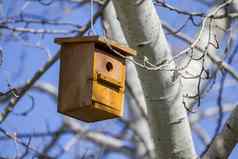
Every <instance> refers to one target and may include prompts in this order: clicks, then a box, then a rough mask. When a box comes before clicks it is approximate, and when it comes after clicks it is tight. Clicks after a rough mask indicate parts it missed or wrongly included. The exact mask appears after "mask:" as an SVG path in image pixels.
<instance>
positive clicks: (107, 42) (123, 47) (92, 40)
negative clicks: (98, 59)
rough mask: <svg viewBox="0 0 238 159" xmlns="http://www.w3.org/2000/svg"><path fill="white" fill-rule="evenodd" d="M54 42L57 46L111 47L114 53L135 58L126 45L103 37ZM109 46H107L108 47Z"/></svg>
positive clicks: (64, 39) (67, 39)
mask: <svg viewBox="0 0 238 159" xmlns="http://www.w3.org/2000/svg"><path fill="white" fill-rule="evenodd" d="M55 42H56V43H58V44H66V43H95V44H97V45H98V46H102V47H108V48H109V47H112V49H115V50H116V51H119V52H120V53H121V54H123V55H126V56H135V55H136V50H134V49H132V48H129V47H127V46H126V45H123V44H120V43H118V42H116V41H113V40H110V39H108V38H106V37H103V36H85V37H66V38H56V39H55ZM108 45H109V46H108Z"/></svg>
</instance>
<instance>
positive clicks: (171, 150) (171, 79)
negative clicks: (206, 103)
mask: <svg viewBox="0 0 238 159" xmlns="http://www.w3.org/2000/svg"><path fill="white" fill-rule="evenodd" d="M113 3H114V5H115V8H116V11H117V14H118V16H119V20H120V22H121V25H122V28H123V31H124V33H125V36H126V39H127V41H128V43H129V45H130V46H131V47H133V48H135V49H137V51H138V53H139V55H138V56H137V60H141V59H144V56H146V57H147V58H148V59H149V60H150V62H151V63H154V64H159V63H161V62H162V61H164V60H167V61H169V60H171V59H172V56H171V51H170V48H169V46H168V43H167V41H166V39H165V36H164V32H163V30H162V27H161V23H160V20H159V17H158V16H157V13H156V10H155V8H154V6H153V4H152V1H135V0H131V1H128V0H120V1H118V0H115V1H113ZM174 68H175V63H173V62H172V63H170V65H168V67H167V68H166V69H174ZM138 70H139V77H140V79H141V82H142V87H143V90H144V93H145V97H146V103H147V108H148V114H149V119H150V125H151V130H152V134H153V139H154V143H155V147H156V148H155V149H156V155H157V158H189V159H191V158H196V153H195V150H194V146H193V141H192V137H191V131H190V127H189V123H188V119H187V115H186V111H185V109H184V107H183V104H182V96H181V83H180V78H179V77H178V74H177V72H174V71H157V72H154V71H147V70H144V69H140V68H138Z"/></svg>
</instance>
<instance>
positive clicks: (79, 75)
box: [55, 36, 136, 122]
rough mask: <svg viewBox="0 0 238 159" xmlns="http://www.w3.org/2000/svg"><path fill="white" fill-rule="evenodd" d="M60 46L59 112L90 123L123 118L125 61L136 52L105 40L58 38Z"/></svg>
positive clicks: (96, 38) (99, 38)
mask: <svg viewBox="0 0 238 159" xmlns="http://www.w3.org/2000/svg"><path fill="white" fill-rule="evenodd" d="M55 42H56V43H58V44H61V45H62V46H61V51H60V79H59V99H58V101H59V104H58V111H59V112H61V113H63V114H66V115H69V116H71V117H74V118H77V119H80V120H82V121H87V122H93V121H99V120H104V119H110V118H115V117H121V116H122V115H123V104H124V93H125V59H124V58H122V57H120V56H118V55H117V54H116V53H115V52H114V51H113V49H114V50H116V51H117V52H119V53H120V54H122V55H126V56H134V55H135V54H136V51H135V50H133V49H130V48H128V47H126V46H123V45H121V44H118V43H117V42H114V41H111V40H108V39H106V38H104V37H99V36H89V37H73V38H57V39H56V40H55Z"/></svg>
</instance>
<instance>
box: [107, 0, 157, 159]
mask: <svg viewBox="0 0 238 159" xmlns="http://www.w3.org/2000/svg"><path fill="white" fill-rule="evenodd" d="M103 19H104V27H105V29H106V30H107V31H108V33H107V35H109V36H110V37H111V38H112V39H114V40H116V41H118V42H120V43H123V44H127V41H126V39H125V36H124V34H123V31H122V29H121V26H120V23H119V21H118V20H117V15H116V12H115V9H114V6H113V4H112V2H109V4H108V6H107V7H106V8H105V10H104V14H103ZM126 81H127V84H128V86H129V87H130V90H131V91H132V92H130V93H133V96H131V95H130V93H128V96H127V97H128V98H127V102H128V106H129V110H130V112H131V115H132V116H131V117H130V118H131V120H132V121H133V124H132V127H133V129H134V130H135V131H137V133H138V134H139V136H140V137H141V139H142V140H143V141H144V142H142V141H140V140H138V141H137V144H138V146H137V147H138V153H137V155H138V156H145V155H146V153H149V154H150V155H149V156H150V158H151V157H154V154H153V142H152V138H151V135H150V129H149V126H148V122H147V121H146V119H145V118H144V117H143V115H142V114H143V113H144V114H146V115H147V109H146V103H145V99H144V93H143V90H142V87H141V83H140V80H139V78H138V73H137V71H136V67H135V65H134V64H133V63H130V62H127V63H126ZM135 98H136V99H135ZM141 111H143V112H141ZM148 151H149V152H148Z"/></svg>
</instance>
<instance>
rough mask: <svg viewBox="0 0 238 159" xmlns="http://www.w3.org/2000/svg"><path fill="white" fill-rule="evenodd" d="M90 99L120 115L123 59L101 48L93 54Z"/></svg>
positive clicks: (123, 80) (122, 92) (123, 74)
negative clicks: (92, 77)
mask: <svg viewBox="0 0 238 159" xmlns="http://www.w3.org/2000/svg"><path fill="white" fill-rule="evenodd" d="M93 70H94V79H96V80H94V84H93V91H92V100H93V101H95V102H97V103H100V104H101V105H102V107H104V108H105V109H107V110H108V111H110V112H112V113H114V114H116V115H117V116H121V115H122V113H123V104H124V91H125V86H124V85H125V84H124V83H125V61H124V60H123V59H122V58H119V57H116V56H113V55H112V54H109V53H107V52H105V51H103V50H99V49H96V50H95V54H94V68H93Z"/></svg>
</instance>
